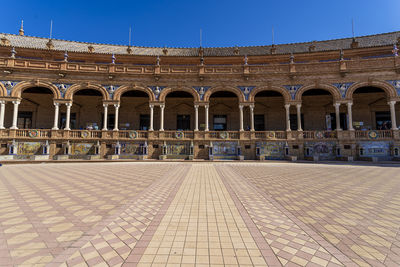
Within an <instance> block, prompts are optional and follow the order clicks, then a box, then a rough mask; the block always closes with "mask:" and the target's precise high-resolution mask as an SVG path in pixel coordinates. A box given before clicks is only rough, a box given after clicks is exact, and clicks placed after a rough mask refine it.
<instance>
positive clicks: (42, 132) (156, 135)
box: [0, 129, 400, 141]
mask: <svg viewBox="0 0 400 267" xmlns="http://www.w3.org/2000/svg"><path fill="white" fill-rule="evenodd" d="M0 138H2V139H30V140H34V139H41V140H43V139H54V140H57V139H62V140H86V139H90V140H135V139H139V140H147V139H148V140H176V141H179V140H186V141H187V140H221V141H222V140H265V141H274V140H292V141H293V140H299V141H300V140H371V141H373V140H390V139H396V140H398V139H400V136H399V131H397V130H395V131H393V130H371V131H359V130H356V131H339V132H338V131H290V132H286V131H254V132H252V131H179V130H166V131H142V130H120V131H112V130H109V131H101V130H50V129H16V130H12V129H3V130H0Z"/></svg>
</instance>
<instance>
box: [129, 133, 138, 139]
mask: <svg viewBox="0 0 400 267" xmlns="http://www.w3.org/2000/svg"><path fill="white" fill-rule="evenodd" d="M137 137H138V133H137V132H136V131H130V132H129V138H130V139H136V138H137Z"/></svg>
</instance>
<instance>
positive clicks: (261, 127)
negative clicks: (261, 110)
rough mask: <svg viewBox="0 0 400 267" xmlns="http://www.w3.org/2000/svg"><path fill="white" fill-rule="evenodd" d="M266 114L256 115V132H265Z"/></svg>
mask: <svg viewBox="0 0 400 267" xmlns="http://www.w3.org/2000/svg"><path fill="white" fill-rule="evenodd" d="M264 122H265V121H264V114H259V115H257V114H256V115H254V129H255V130H256V131H265V124H264Z"/></svg>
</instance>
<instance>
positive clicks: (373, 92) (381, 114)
mask: <svg viewBox="0 0 400 267" xmlns="http://www.w3.org/2000/svg"><path fill="white" fill-rule="evenodd" d="M352 98H353V126H354V129H355V130H390V129H391V128H392V120H391V114H390V107H389V105H388V99H387V95H386V93H385V91H384V90H382V89H380V88H378V87H372V86H368V87H360V88H357V89H356V90H355V91H354V92H353V96H352Z"/></svg>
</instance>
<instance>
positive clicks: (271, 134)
mask: <svg viewBox="0 0 400 267" xmlns="http://www.w3.org/2000/svg"><path fill="white" fill-rule="evenodd" d="M267 139H275V132H272V131H271V132H267Z"/></svg>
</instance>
